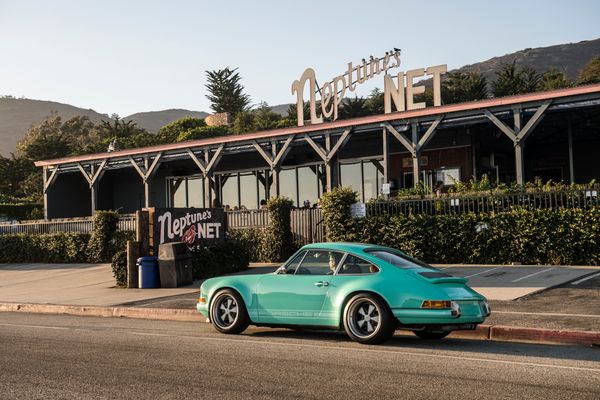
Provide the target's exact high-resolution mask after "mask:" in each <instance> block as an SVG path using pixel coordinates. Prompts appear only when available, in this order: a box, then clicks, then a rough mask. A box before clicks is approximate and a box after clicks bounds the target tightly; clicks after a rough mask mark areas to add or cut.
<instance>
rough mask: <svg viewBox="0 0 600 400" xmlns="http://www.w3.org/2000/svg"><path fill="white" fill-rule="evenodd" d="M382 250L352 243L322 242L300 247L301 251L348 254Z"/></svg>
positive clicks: (369, 245)
mask: <svg viewBox="0 0 600 400" xmlns="http://www.w3.org/2000/svg"><path fill="white" fill-rule="evenodd" d="M372 248H382V246H377V245H374V244H368V243H352V242H323V243H311V244H307V245H306V246H303V247H302V250H309V249H321V250H338V251H350V252H361V251H364V250H365V249H372Z"/></svg>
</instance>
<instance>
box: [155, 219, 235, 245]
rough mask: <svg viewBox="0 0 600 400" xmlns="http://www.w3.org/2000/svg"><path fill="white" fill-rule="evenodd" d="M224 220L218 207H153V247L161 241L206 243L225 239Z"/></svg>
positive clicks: (216, 242)
mask: <svg viewBox="0 0 600 400" xmlns="http://www.w3.org/2000/svg"><path fill="white" fill-rule="evenodd" d="M226 230H227V219H226V216H225V211H224V210H223V209H222V208H155V209H154V248H155V249H156V250H157V251H158V246H159V245H161V244H163V243H172V242H185V243H187V244H188V246H189V247H192V246H194V245H202V246H210V245H215V244H218V243H222V242H223V241H224V240H225V232H226Z"/></svg>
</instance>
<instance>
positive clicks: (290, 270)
mask: <svg viewBox="0 0 600 400" xmlns="http://www.w3.org/2000/svg"><path fill="white" fill-rule="evenodd" d="M305 254H306V251H301V252H300V253H298V254H297V255H296V257H294V258H293V259H292V260H291V261H290V262H288V263H287V264H285V266H284V267H283V270H284V272H282V273H285V274H288V275H293V274H295V273H296V269H297V268H298V265H299V264H300V262H301V261H302V259H303V258H304V255H305Z"/></svg>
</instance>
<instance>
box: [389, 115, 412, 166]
mask: <svg viewBox="0 0 600 400" xmlns="http://www.w3.org/2000/svg"><path fill="white" fill-rule="evenodd" d="M383 126H385V128H386V129H387V130H388V132H390V133H391V134H392V135H394V137H395V138H396V139H398V141H399V142H400V143H402V145H403V146H404V147H405V148H406V150H408V151H410V153H411V154H412V156H413V157H415V153H416V151H417V149H416V148H415V147H414V146H413V144H412V143H411V142H410V141H409V140H408V139H407V138H405V137H404V135H403V134H401V133H400V132H398V131H397V130H396V129H394V127H393V126H392V125H390V124H389V123H387V122H386V123H384V124H383Z"/></svg>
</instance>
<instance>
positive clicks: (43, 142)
mask: <svg viewBox="0 0 600 400" xmlns="http://www.w3.org/2000/svg"><path fill="white" fill-rule="evenodd" d="M62 125H63V124H62V119H61V118H60V117H59V116H58V115H56V114H54V115H52V116H50V117H48V118H46V120H44V121H43V122H42V123H41V124H39V125H36V126H33V127H31V128H30V129H29V130H28V131H27V132H26V133H25V137H24V138H23V139H22V140H21V141H19V142H18V143H17V152H18V155H19V156H22V157H24V158H27V159H28V160H31V161H37V160H45V159H51V158H60V157H65V156H67V155H69V154H71V151H72V144H71V141H70V137H69V135H68V134H66V133H65V132H64V131H63V130H62Z"/></svg>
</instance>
